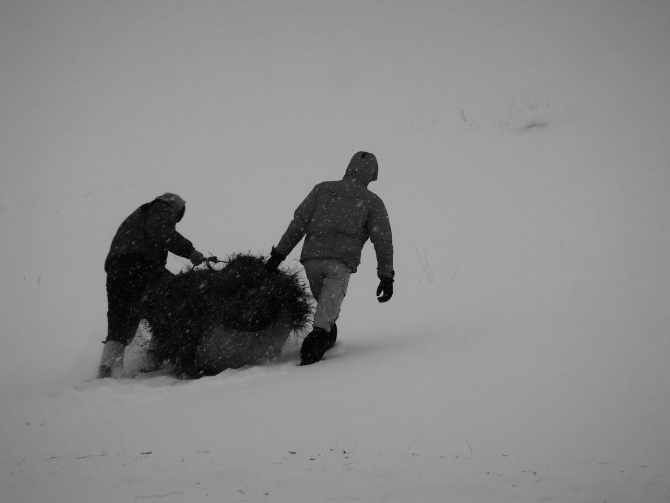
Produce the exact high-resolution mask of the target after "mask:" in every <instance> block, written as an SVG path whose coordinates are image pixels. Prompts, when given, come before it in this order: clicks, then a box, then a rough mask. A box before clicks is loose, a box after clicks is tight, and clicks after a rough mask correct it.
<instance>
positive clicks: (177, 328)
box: [141, 254, 311, 377]
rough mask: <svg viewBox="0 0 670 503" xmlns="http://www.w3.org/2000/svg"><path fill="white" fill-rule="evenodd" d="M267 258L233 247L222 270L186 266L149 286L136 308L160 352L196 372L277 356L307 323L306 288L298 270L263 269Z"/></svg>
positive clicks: (183, 370) (176, 369) (182, 370)
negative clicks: (239, 251)
mask: <svg viewBox="0 0 670 503" xmlns="http://www.w3.org/2000/svg"><path fill="white" fill-rule="evenodd" d="M265 263H266V261H265V259H264V258H262V257H258V256H254V255H251V254H236V255H232V256H231V257H229V258H228V259H227V260H226V261H225V262H224V264H225V265H224V267H223V268H222V269H220V270H214V269H213V268H209V267H208V268H204V269H191V270H189V271H186V272H183V273H180V274H177V275H176V276H173V277H169V278H167V279H166V280H165V281H164V282H163V283H162V284H160V285H157V286H155V287H154V288H152V289H151V290H149V291H148V292H147V293H146V295H145V296H144V298H143V300H142V303H141V311H142V317H143V318H144V319H146V320H147V321H148V323H149V325H150V326H151V332H152V339H155V341H154V344H152V347H153V349H152V351H153V352H154V353H155V355H156V356H157V357H158V359H159V360H163V361H168V362H170V363H171V364H172V369H173V370H172V372H173V373H174V374H175V375H178V376H182V377H200V376H203V375H214V374H217V373H219V372H221V371H222V370H225V368H230V367H232V368H237V367H241V366H244V365H249V364H254V363H258V362H261V361H266V360H268V359H272V358H273V357H275V356H277V354H279V352H280V351H281V346H283V343H284V342H286V340H287V339H288V336H289V334H290V333H291V332H297V331H300V330H303V329H304V328H305V327H306V326H307V325H308V324H309V322H310V314H311V296H310V294H309V291H308V290H307V287H306V286H305V285H304V283H303V282H301V281H300V278H299V277H298V273H297V272H283V271H277V272H275V273H268V272H267V271H266V268H265Z"/></svg>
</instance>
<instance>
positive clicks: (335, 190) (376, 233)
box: [276, 152, 394, 278]
mask: <svg viewBox="0 0 670 503" xmlns="http://www.w3.org/2000/svg"><path fill="white" fill-rule="evenodd" d="M378 170H379V167H378V164H377V159H376V157H375V156H374V155H373V154H370V153H368V152H358V153H356V154H355V155H354V156H353V157H352V158H351V161H350V162H349V165H348V166H347V170H346V173H345V175H344V178H343V179H342V180H339V181H332V182H322V183H319V184H318V185H316V186H315V187H314V188H313V189H312V191H311V192H310V193H309V194H308V195H307V197H306V198H305V200H304V201H303V202H302V203H300V206H298V208H297V209H296V210H295V213H294V216H293V220H292V221H291V223H290V224H289V226H288V229H287V230H286V232H285V233H284V235H283V236H282V238H281V240H280V241H279V244H278V245H277V247H276V251H277V252H278V253H280V254H282V255H288V254H289V253H291V250H293V248H295V246H296V245H297V244H298V243H299V242H300V240H301V239H302V237H303V236H305V243H304V245H303V247H302V254H301V256H300V262H302V263H304V262H306V261H308V260H314V259H333V260H338V261H340V262H343V263H344V264H346V265H347V266H348V267H349V268H350V269H351V271H352V272H356V270H357V269H358V265H359V264H360V262H361V251H362V249H363V245H364V244H365V243H366V241H367V240H368V238H369V239H370V240H371V241H372V244H373V245H374V247H375V253H376V255H377V276H378V277H379V278H393V276H394V272H393V239H392V235H391V224H390V222H389V217H388V213H387V211H386V207H385V206H384V203H383V202H382V200H381V199H380V198H379V196H377V195H376V194H374V193H372V192H371V191H369V190H368V188H367V186H368V184H369V183H370V182H372V181H374V180H376V179H377V173H378Z"/></svg>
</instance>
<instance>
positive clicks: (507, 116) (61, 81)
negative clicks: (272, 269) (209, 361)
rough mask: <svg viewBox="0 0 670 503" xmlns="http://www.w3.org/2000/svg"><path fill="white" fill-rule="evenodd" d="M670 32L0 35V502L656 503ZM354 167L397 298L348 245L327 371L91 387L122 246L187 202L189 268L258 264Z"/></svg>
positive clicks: (109, 30)
mask: <svg viewBox="0 0 670 503" xmlns="http://www.w3.org/2000/svg"><path fill="white" fill-rule="evenodd" d="M668 25H670V5H669V4H668V3H667V2H663V1H654V0H640V1H636V2H627V1H624V0H607V1H605V0H593V1H590V2H582V1H578V0H566V1H565V2H537V1H530V0H528V1H526V0H519V1H516V0H514V1H511V0H510V1H508V0H504V1H503V0H468V1H460V0H450V1H444V2H438V3H430V2H424V3H421V4H419V3H417V2H402V1H392V2H388V3H384V4H378V3H374V2H355V3H353V2H352V3H349V2H303V1H301V0H285V1H284V0H282V1H281V2H272V3H264V2H261V1H260V0H251V1H247V2H226V3H218V2H206V1H196V2H189V3H182V2H178V1H172V0H169V1H164V0H162V1H153V0H147V1H145V2H141V3H138V2H132V1H125V0H123V1H118V2H113V3H110V2H98V1H92V2H79V1H77V0H64V1H62V2H40V1H37V0H27V1H25V2H24V1H22V2H3V3H1V4H0V66H1V67H2V68H3V72H1V73H0V109H1V110H2V111H3V113H2V116H1V118H0V151H1V152H2V155H1V156H0V236H1V239H0V277H1V278H2V281H0V338H1V340H2V341H3V348H2V351H0V501H1V502H2V503H5V502H7V503H23V502H25V503H36V502H39V503H41V502H45V503H60V502H63V503H65V502H67V503H73V502H77V503H78V502H90V501H95V502H100V503H106V502H109V503H117V502H126V501H142V500H149V501H160V502H161V503H171V502H175V503H177V502H188V503H191V502H209V501H217V502H218V501H225V502H247V501H249V502H268V503H269V502H275V503H289V502H290V503H295V502H306V503H307V502H322V501H323V502H325V501H346V502H350V501H362V502H400V501H407V502H420V503H432V502H438V501H440V502H441V501H449V502H464V503H479V502H484V501H485V502H489V501H490V502H506V501H510V502H518V501H521V502H540V501H556V502H570V503H572V502H575V503H582V502H589V503H591V502H593V503H600V502H607V503H612V502H620V503H630V502H639V503H657V502H668V501H670V436H669V435H668V434H667V425H668V417H670V375H669V372H668V361H670V337H668V334H669V333H670V309H668V306H669V305H670V254H669V253H668V250H670V198H669V197H668V194H670V143H669V142H668V138H670V112H669V110H670V97H669V95H668V92H667V91H668V90H667V83H668V82H670V32H668V30H667V26H668ZM357 150H369V151H371V152H374V153H375V154H376V155H377V157H378V159H379V162H380V175H379V181H378V182H375V183H374V184H372V185H371V187H370V188H371V189H372V190H373V191H375V192H376V193H378V194H379V195H380V196H381V197H382V198H383V199H384V201H385V203H386V205H387V207H388V209H389V213H390V216H391V222H392V226H393V231H394V240H395V248H396V256H395V268H396V271H397V279H396V283H395V295H394V297H393V299H392V300H391V301H390V302H389V303H388V304H386V305H380V304H378V303H377V302H376V299H375V297H374V291H375V288H376V286H377V280H376V278H375V258H374V253H373V251H372V247H371V246H370V245H369V244H368V245H367V248H366V250H365V252H364V255H363V264H362V266H361V268H360V270H359V272H358V273H357V274H356V275H355V276H353V277H352V280H351V283H350V288H349V292H348V295H347V299H346V300H345V303H344V307H343V312H342V317H341V318H340V321H338V327H339V334H340V342H339V344H338V345H337V346H336V347H335V348H334V349H333V350H331V351H330V352H329V353H328V355H327V356H328V358H327V359H326V360H325V361H323V362H321V363H319V364H316V365H313V366H310V367H304V368H303V367H297V366H296V363H297V351H298V348H297V346H296V345H289V346H288V347H286V348H285V351H284V353H283V354H282V356H281V357H280V359H279V360H278V361H276V362H273V363H272V364H269V365H264V366H258V367H252V368H244V369H239V370H229V371H226V372H223V373H222V374H220V375H218V376H215V377H211V378H205V379H200V380H197V381H176V380H175V379H173V378H171V377H169V376H168V375H162V374H160V373H155V374H149V375H139V376H138V377H136V378H134V379H123V380H118V381H115V380H110V379H105V380H93V377H94V376H95V372H96V366H97V362H98V360H99V357H100V352H101V350H102V345H101V344H100V341H101V340H103V339H104V338H105V334H106V319H105V311H106V299H105V291H104V281H105V275H104V271H103V270H102V264H103V262H104V258H105V254H106V252H107V250H108V247H109V243H110V241H111V238H112V236H113V234H114V232H115V230H116V228H117V227H118V225H119V223H120V222H121V221H122V219H123V218H125V216H127V214H129V213H130V212H131V211H132V210H134V209H135V208H136V207H137V206H139V205H140V204H142V203H144V202H146V201H148V200H150V199H153V198H154V197H155V196H156V195H158V194H160V193H162V192H165V191H173V192H177V193H179V194H180V195H182V196H183V197H184V198H185V199H186V200H187V212H186V215H185V218H184V220H183V221H182V222H181V223H180V224H179V230H180V231H181V232H182V233H183V234H184V235H185V236H186V237H188V238H189V239H191V240H192V241H193V242H194V244H195V245H196V247H197V248H198V249H200V250H202V251H203V252H211V253H212V254H215V255H219V256H224V255H226V254H228V253H234V252H237V251H246V250H251V251H253V252H264V253H267V252H269V250H270V247H271V246H272V245H274V244H276V242H277V241H278V239H279V237H280V236H281V233H282V232H283V230H284V229H285V228H286V225H287V224H288V222H289V220H290V218H291V215H292V211H293V209H294V208H295V206H296V205H297V204H298V203H299V201H300V200H301V199H302V197H304V195H305V194H306V193H307V192H308V191H309V190H310V189H311V187H312V186H313V185H314V184H315V183H317V182H320V181H322V180H326V179H337V178H340V177H341V176H342V174H343V172H344V168H345V167H346V163H347V162H348V159H349V158H350V156H351V154H352V153H353V152H355V151H357ZM298 251H299V250H296V252H295V253H294V254H292V255H291V257H290V258H289V264H290V265H291V264H293V265H294V264H295V262H294V261H295V259H296V257H297V253H298ZM182 267H184V263H183V261H180V260H179V259H176V258H174V257H172V258H171V260H170V263H169V268H170V269H171V270H173V271H177V270H179V269H181V268H182Z"/></svg>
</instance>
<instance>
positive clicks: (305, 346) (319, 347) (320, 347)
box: [300, 327, 337, 366]
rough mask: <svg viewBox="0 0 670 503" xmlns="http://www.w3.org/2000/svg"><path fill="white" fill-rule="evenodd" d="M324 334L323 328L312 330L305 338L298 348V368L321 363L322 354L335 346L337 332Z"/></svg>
mask: <svg viewBox="0 0 670 503" xmlns="http://www.w3.org/2000/svg"><path fill="white" fill-rule="evenodd" d="M334 335H335V337H333V333H332V331H331V333H328V332H326V331H325V330H324V329H323V328H318V327H314V329H313V330H312V331H311V332H310V333H309V334H308V335H307V337H305V340H304V341H302V346H301V347H300V366H303V365H311V364H313V363H316V362H318V361H321V358H323V354H324V353H325V352H326V351H328V350H329V349H330V348H332V347H333V346H334V345H335V338H336V337H337V332H335V334H334Z"/></svg>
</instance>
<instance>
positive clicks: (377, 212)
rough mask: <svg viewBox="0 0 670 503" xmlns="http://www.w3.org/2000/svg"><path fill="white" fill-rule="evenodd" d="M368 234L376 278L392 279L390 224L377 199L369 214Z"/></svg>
mask: <svg viewBox="0 0 670 503" xmlns="http://www.w3.org/2000/svg"><path fill="white" fill-rule="evenodd" d="M368 232H369V233H370V241H372V244H373V245H374V247H375V254H376V255H377V276H378V277H379V278H380V279H381V278H393V276H394V275H395V273H394V271H393V235H392V233H391V222H390V220H389V216H388V213H387V211H386V207H385V206H384V203H383V202H382V200H381V199H380V198H379V197H375V199H374V201H373V204H372V207H371V208H370V214H369V216H368Z"/></svg>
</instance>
